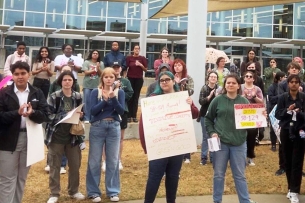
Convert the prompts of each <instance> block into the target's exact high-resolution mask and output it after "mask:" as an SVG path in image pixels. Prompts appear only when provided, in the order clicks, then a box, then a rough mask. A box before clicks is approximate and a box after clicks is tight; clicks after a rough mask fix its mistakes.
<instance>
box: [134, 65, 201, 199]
mask: <svg viewBox="0 0 305 203" xmlns="http://www.w3.org/2000/svg"><path fill="white" fill-rule="evenodd" d="M178 91H179V87H178V85H177V84H176V82H175V78H174V75H173V74H172V73H171V72H170V71H165V72H161V73H160V74H159V78H158V84H157V87H156V89H155V91H154V92H153V94H152V96H157V95H162V94H171V93H174V92H178ZM186 102H187V104H189V105H190V108H191V112H192V117H193V118H197V117H198V109H197V108H196V106H195V105H194V104H193V101H192V99H191V98H190V97H188V98H187V100H186ZM139 135H140V140H141V144H142V147H143V149H144V152H145V153H146V145H145V137H144V129H143V122H142V120H140V123H139ZM182 160H183V155H182V154H181V155H177V156H172V157H166V158H161V159H157V160H152V161H149V169H148V180H147V184H146V190H145V199H144V203H153V202H154V201H155V198H156V195H157V192H158V189H159V186H160V182H161V179H162V177H163V175H164V173H165V172H166V178H165V190H166V201H167V202H168V203H174V202H175V200H176V194H177V188H178V182H179V173H180V169H181V166H182Z"/></svg>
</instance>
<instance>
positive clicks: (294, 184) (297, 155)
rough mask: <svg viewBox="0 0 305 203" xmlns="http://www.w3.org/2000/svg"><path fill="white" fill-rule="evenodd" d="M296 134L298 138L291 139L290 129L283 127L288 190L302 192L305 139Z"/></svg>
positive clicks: (282, 139)
mask: <svg viewBox="0 0 305 203" xmlns="http://www.w3.org/2000/svg"><path fill="white" fill-rule="evenodd" d="M296 136H297V138H295V139H294V140H291V139H290V138H289V130H288V129H281V134H280V137H281V142H282V147H283V153H284V160H285V169H286V178H287V183H288V190H290V192H294V193H300V188H301V182H302V169H303V161H304V140H303V139H301V138H300V137H299V136H298V135H296Z"/></svg>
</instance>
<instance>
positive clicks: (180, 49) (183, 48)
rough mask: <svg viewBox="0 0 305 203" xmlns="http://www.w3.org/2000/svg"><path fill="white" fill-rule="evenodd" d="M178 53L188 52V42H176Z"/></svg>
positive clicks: (175, 49)
mask: <svg viewBox="0 0 305 203" xmlns="http://www.w3.org/2000/svg"><path fill="white" fill-rule="evenodd" d="M174 52H176V53H186V44H176V45H175V47H174Z"/></svg>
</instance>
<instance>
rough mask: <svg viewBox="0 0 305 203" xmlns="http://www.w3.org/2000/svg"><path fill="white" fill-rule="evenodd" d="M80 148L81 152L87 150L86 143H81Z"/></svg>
mask: <svg viewBox="0 0 305 203" xmlns="http://www.w3.org/2000/svg"><path fill="white" fill-rule="evenodd" d="M79 148H80V150H84V149H86V143H85V142H82V143H80V144H79Z"/></svg>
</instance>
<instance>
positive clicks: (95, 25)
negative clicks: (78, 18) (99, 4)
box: [86, 17, 106, 31]
mask: <svg viewBox="0 0 305 203" xmlns="http://www.w3.org/2000/svg"><path fill="white" fill-rule="evenodd" d="M86 29H87V30H97V31H105V30H106V20H101V19H100V18H96V17H88V18H87V23H86Z"/></svg>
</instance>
